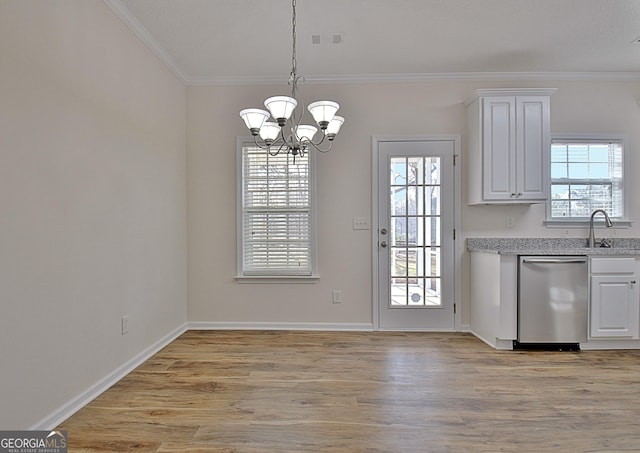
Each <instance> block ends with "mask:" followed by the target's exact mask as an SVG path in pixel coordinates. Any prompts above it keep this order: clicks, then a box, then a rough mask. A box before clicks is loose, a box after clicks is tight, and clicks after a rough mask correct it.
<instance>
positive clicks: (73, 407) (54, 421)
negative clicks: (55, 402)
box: [29, 323, 187, 431]
mask: <svg viewBox="0 0 640 453" xmlns="http://www.w3.org/2000/svg"><path fill="white" fill-rule="evenodd" d="M186 331H187V323H184V324H183V325H182V326H180V327H178V328H177V329H175V330H173V331H172V332H170V333H168V334H167V335H165V336H164V337H162V338H161V339H160V340H158V341H156V342H155V343H154V344H152V345H151V346H149V347H148V348H147V349H145V350H144V351H142V352H141V353H140V354H138V355H137V356H135V357H134V358H132V359H131V360H129V361H128V362H126V363H125V364H124V365H122V366H121V367H119V368H117V369H116V370H114V371H113V372H111V373H109V374H108V375H107V376H105V377H104V378H103V379H101V380H100V381H98V382H97V383H96V384H94V385H93V386H91V387H90V388H89V389H88V390H86V391H85V392H83V393H81V394H80V395H78V396H77V397H76V398H74V399H72V400H70V401H69V402H67V403H65V404H64V405H63V406H62V407H60V408H59V409H58V410H56V411H54V412H53V413H52V414H50V415H49V416H47V417H45V418H43V419H42V420H40V421H39V422H38V423H36V424H35V425H33V426H32V427H30V428H29V430H38V431H40V430H42V431H49V430H52V429H54V428H55V427H56V426H58V425H60V424H61V423H62V422H64V421H65V420H66V419H67V418H69V417H71V416H72V415H73V414H75V413H76V412H78V411H79V410H80V409H82V408H83V407H84V406H86V405H87V404H89V403H90V402H91V401H93V400H94V399H95V398H97V397H98V396H99V395H100V394H101V393H103V392H105V391H106V390H108V389H109V388H110V387H111V386H112V385H114V384H115V383H116V382H118V381H119V380H120V379H122V378H123V377H125V376H126V375H127V374H129V373H130V372H131V371H133V370H134V369H135V368H137V367H138V366H140V365H141V364H142V363H144V362H145V361H146V360H148V359H149V358H150V357H151V356H153V355H154V354H155V353H157V352H158V351H160V350H161V349H162V348H164V347H165V346H166V345H168V344H169V343H171V342H172V341H173V340H175V339H176V338H178V337H179V336H180V335H182V334H183V333H184V332H186Z"/></svg>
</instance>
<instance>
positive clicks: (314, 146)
mask: <svg viewBox="0 0 640 453" xmlns="http://www.w3.org/2000/svg"><path fill="white" fill-rule="evenodd" d="M323 142H324V139H322V140H320V141H319V142H318V143H313V142H307V144H308V145H311V146H313V149H315V150H316V151H318V152H321V153H328V152H329V151H331V148H332V147H333V141H329V147H328V148H326V149H322V148H320V145H321V144H322V143H323Z"/></svg>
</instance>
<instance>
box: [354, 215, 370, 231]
mask: <svg viewBox="0 0 640 453" xmlns="http://www.w3.org/2000/svg"><path fill="white" fill-rule="evenodd" d="M370 228H371V226H370V225H369V217H354V218H353V229H354V230H368V229H370Z"/></svg>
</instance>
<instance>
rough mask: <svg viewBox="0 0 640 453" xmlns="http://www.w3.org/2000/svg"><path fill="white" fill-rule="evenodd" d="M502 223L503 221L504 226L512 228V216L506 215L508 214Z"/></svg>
mask: <svg viewBox="0 0 640 453" xmlns="http://www.w3.org/2000/svg"><path fill="white" fill-rule="evenodd" d="M504 223H505V225H506V227H507V228H513V217H511V216H510V215H508V216H507V217H506V218H505V222H504Z"/></svg>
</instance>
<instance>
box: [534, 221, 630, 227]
mask: <svg viewBox="0 0 640 453" xmlns="http://www.w3.org/2000/svg"><path fill="white" fill-rule="evenodd" d="M612 222H613V227H612V228H631V224H632V223H633V222H632V221H631V220H612ZM542 223H543V225H544V226H546V227H547V228H589V220H588V219H585V220H578V219H574V220H545V221H544V222H542ZM594 226H595V227H597V228H605V226H604V222H603V221H602V220H600V219H596V222H595V223H594Z"/></svg>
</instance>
